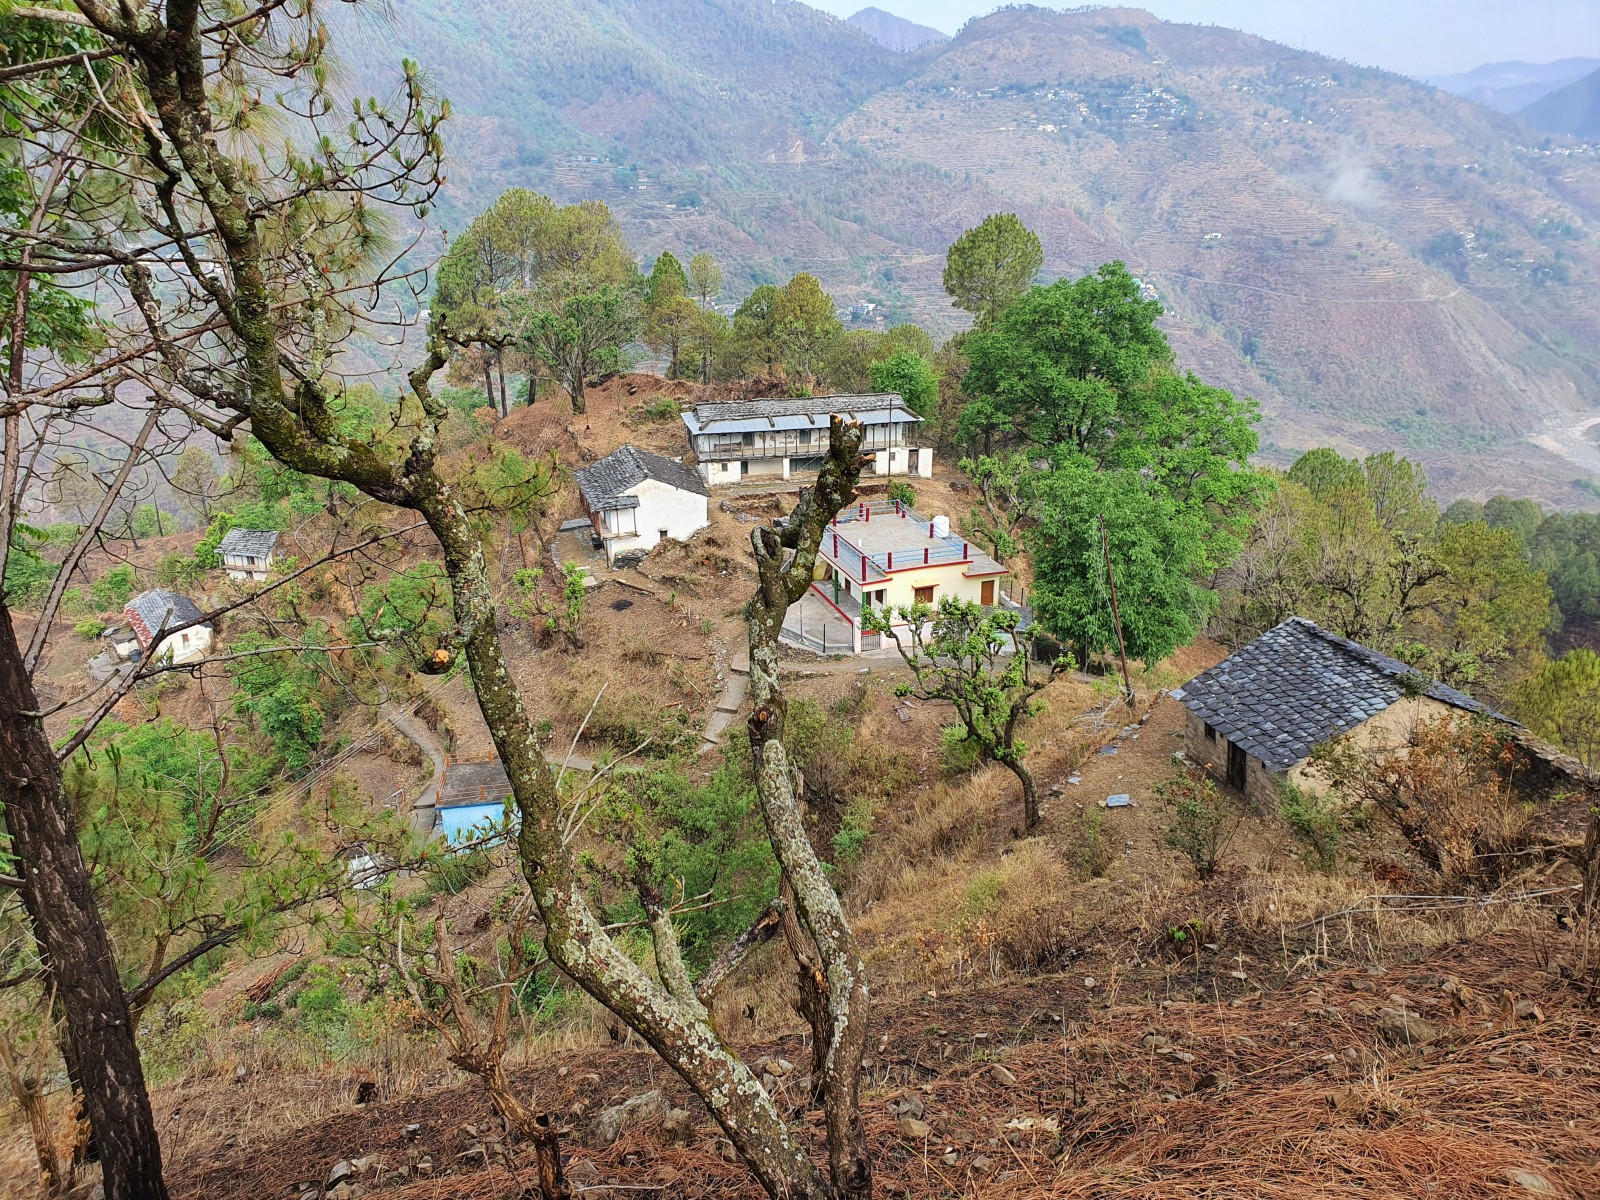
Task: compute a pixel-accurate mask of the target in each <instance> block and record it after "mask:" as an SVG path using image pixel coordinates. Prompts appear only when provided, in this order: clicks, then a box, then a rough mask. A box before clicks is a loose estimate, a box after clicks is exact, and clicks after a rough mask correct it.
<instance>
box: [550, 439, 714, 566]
mask: <svg viewBox="0 0 1600 1200" xmlns="http://www.w3.org/2000/svg"><path fill="white" fill-rule="evenodd" d="M577 478H578V491H579V493H580V494H581V495H582V497H583V507H584V510H585V511H586V512H587V513H588V514H589V521H590V524H591V525H593V527H594V531H595V533H596V534H597V535H598V536H599V537H600V538H601V540H602V541H604V542H605V547H606V559H607V561H609V562H613V563H614V562H616V560H617V556H618V555H619V554H631V553H648V552H649V551H650V550H651V549H652V548H653V547H655V546H656V545H657V544H658V543H660V542H661V541H662V540H664V539H666V538H673V539H675V540H677V541H680V542H686V541H688V540H689V539H690V538H691V537H693V536H694V535H695V534H696V533H697V532H698V531H700V530H702V529H704V528H705V527H706V526H707V525H708V524H710V521H709V520H708V519H707V517H706V497H707V495H708V491H707V488H706V484H705V480H703V479H701V478H700V476H699V474H698V473H697V472H696V471H695V470H694V468H693V467H686V466H684V465H683V464H682V463H681V462H678V461H676V460H674V459H670V458H664V457H662V456H661V455H659V454H651V453H650V452H649V451H648V450H641V449H639V448H638V447H637V446H624V447H622V448H621V449H620V450H617V451H615V452H613V453H611V454H608V455H606V456H605V457H604V458H602V459H601V460H600V461H599V462H594V463H590V464H589V465H588V466H587V467H584V468H583V469H581V470H580V471H578V472H577Z"/></svg>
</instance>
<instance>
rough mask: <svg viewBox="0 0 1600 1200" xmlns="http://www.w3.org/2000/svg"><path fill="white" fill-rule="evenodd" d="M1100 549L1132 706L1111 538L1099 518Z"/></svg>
mask: <svg viewBox="0 0 1600 1200" xmlns="http://www.w3.org/2000/svg"><path fill="white" fill-rule="evenodd" d="M1100 550H1101V552H1102V553H1103V554H1104V555H1105V558H1106V582H1107V583H1109V584H1110V585H1111V623H1112V624H1113V625H1115V626H1116V629H1117V658H1118V659H1119V660H1120V661H1121V663H1122V695H1123V699H1125V700H1126V701H1127V702H1128V707H1129V708H1132V707H1133V684H1131V683H1129V682H1128V650H1127V647H1126V646H1124V645H1123V642H1122V616H1121V614H1120V613H1118V612H1117V577H1116V575H1115V574H1114V573H1113V572H1112V570H1111V538H1110V537H1109V536H1108V535H1107V534H1106V519H1105V517H1104V516H1102V517H1101V518H1100Z"/></svg>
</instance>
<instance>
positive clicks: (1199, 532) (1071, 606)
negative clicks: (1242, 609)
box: [1025, 462, 1234, 667]
mask: <svg viewBox="0 0 1600 1200" xmlns="http://www.w3.org/2000/svg"><path fill="white" fill-rule="evenodd" d="M1037 487H1038V490H1039V524H1038V525H1037V526H1036V527H1035V528H1034V529H1033V530H1032V531H1030V532H1029V533H1028V534H1027V535H1026V539H1025V540H1026V542H1027V544H1028V547H1029V549H1030V551H1031V553H1032V559H1033V568H1034V589H1033V606H1034V613H1035V616H1036V618H1037V620H1038V621H1039V623H1040V624H1041V625H1042V626H1043V627H1044V630H1045V632H1047V633H1050V634H1051V635H1052V636H1054V637H1056V638H1059V639H1060V640H1062V641H1063V642H1066V643H1068V644H1070V645H1072V646H1074V647H1075V648H1076V649H1077V651H1078V656H1079V658H1080V660H1081V661H1084V662H1087V661H1088V659H1089V658H1090V657H1092V656H1095V655H1100V654H1110V653H1114V652H1116V650H1117V628H1116V625H1115V623H1114V622H1113V618H1112V610H1111V580H1110V579H1109V578H1108V577H1107V574H1106V566H1105V548H1104V544H1103V543H1102V540H1101V526H1100V521H1101V518H1104V520H1105V530H1106V540H1107V541H1108V542H1109V544H1110V551H1111V560H1112V569H1113V572H1114V574H1115V583H1116V589H1117V597H1118V601H1119V604H1118V607H1119V610H1120V613H1121V618H1122V636H1123V643H1124V645H1125V647H1126V649H1127V653H1128V655H1129V656H1130V657H1132V658H1138V659H1142V660H1143V661H1144V662H1145V664H1146V665H1147V666H1150V667H1153V666H1154V665H1155V664H1156V663H1157V662H1159V661H1160V660H1161V659H1163V658H1165V657H1167V656H1168V655H1169V654H1171V653H1172V652H1173V651H1174V650H1175V649H1177V648H1178V647H1179V646H1181V645H1184V644H1185V643H1187V642H1189V641H1191V640H1192V639H1193V638H1194V636H1195V635H1196V634H1197V633H1198V632H1199V630H1200V626H1201V625H1202V623H1203V622H1204V621H1205V619H1206V618H1207V617H1208V616H1210V614H1211V611H1212V608H1213V605H1214V604H1215V596H1214V594H1213V593H1212V592H1211V591H1210V590H1209V589H1208V588H1205V587H1203V586H1201V583H1200V581H1201V580H1202V579H1204V578H1205V577H1206V576H1207V575H1208V574H1210V572H1211V571H1212V570H1213V569H1214V568H1215V567H1216V566H1217V565H1219V564H1220V563H1221V562H1223V561H1226V559H1227V558H1228V557H1229V556H1230V553H1231V550H1232V548H1233V546H1234V543H1233V541H1232V539H1231V538H1230V537H1229V536H1228V535H1227V534H1226V533H1225V532H1224V533H1219V532H1218V531H1217V530H1216V529H1215V528H1214V527H1213V526H1212V524H1211V522H1210V520H1209V519H1208V517H1207V515H1206V513H1205V512H1204V510H1203V509H1200V508H1197V507H1194V506H1189V505H1184V504H1181V503H1179V502H1178V500H1177V499H1176V498H1175V497H1174V496H1172V495H1171V493H1169V492H1167V491H1166V490H1165V489H1163V488H1161V487H1160V486H1158V485H1157V484H1156V483H1155V482H1154V481H1153V480H1151V479H1149V478H1147V477H1146V476H1143V475H1141V474H1139V473H1137V472H1134V471H1096V470H1094V469H1093V468H1092V467H1091V466H1089V465H1088V464H1086V463H1082V462H1079V463H1075V464H1072V465H1070V466H1067V467H1064V468H1061V469H1058V470H1055V471H1051V472H1049V473H1048V474H1046V475H1044V476H1043V477H1041V478H1040V479H1039V481H1038V484H1037Z"/></svg>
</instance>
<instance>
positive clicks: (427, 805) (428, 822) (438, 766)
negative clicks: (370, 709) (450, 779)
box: [378, 701, 445, 834]
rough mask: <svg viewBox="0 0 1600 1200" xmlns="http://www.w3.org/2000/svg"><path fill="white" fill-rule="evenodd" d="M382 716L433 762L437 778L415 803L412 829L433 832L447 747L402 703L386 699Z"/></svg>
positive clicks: (380, 710) (419, 831)
mask: <svg viewBox="0 0 1600 1200" xmlns="http://www.w3.org/2000/svg"><path fill="white" fill-rule="evenodd" d="M378 717H379V718H380V719H381V720H386V721H388V722H389V723H390V724H392V725H393V726H394V727H395V728H396V729H398V730H399V731H400V732H401V733H402V734H404V735H405V736H406V737H408V738H410V739H411V741H413V742H414V743H416V746H417V749H419V750H421V751H422V753H423V754H424V755H426V756H427V757H428V759H429V760H430V761H431V762H432V763H433V779H432V780H431V781H430V782H429V783H428V786H427V787H425V788H423V789H422V795H421V796H420V797H419V798H418V799H417V801H416V802H415V803H414V804H412V806H411V829H412V831H413V832H415V833H423V834H426V833H431V832H433V818H434V811H433V810H434V809H435V808H437V807H438V805H439V792H440V789H442V788H443V787H444V764H445V757H444V747H443V746H441V745H440V744H439V739H438V738H436V737H435V736H434V735H433V730H431V729H429V728H428V726H427V725H426V724H425V723H424V722H422V721H421V720H419V719H418V717H417V715H416V714H415V713H413V712H411V711H410V710H408V709H404V708H401V707H400V706H399V705H398V704H393V703H389V702H387V701H386V702H385V703H383V704H380V705H379V706H378Z"/></svg>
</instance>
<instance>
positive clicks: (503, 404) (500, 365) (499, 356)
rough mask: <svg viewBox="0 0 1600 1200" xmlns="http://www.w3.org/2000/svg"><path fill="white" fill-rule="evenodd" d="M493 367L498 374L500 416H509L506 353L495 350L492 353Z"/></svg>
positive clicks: (509, 400)
mask: <svg viewBox="0 0 1600 1200" xmlns="http://www.w3.org/2000/svg"><path fill="white" fill-rule="evenodd" d="M494 367H495V370H496V371H498V372H499V373H500V415H501V416H502V417H509V416H510V415H511V399H510V397H509V396H507V395H506V352H505V351H504V350H496V351H495V353H494Z"/></svg>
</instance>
